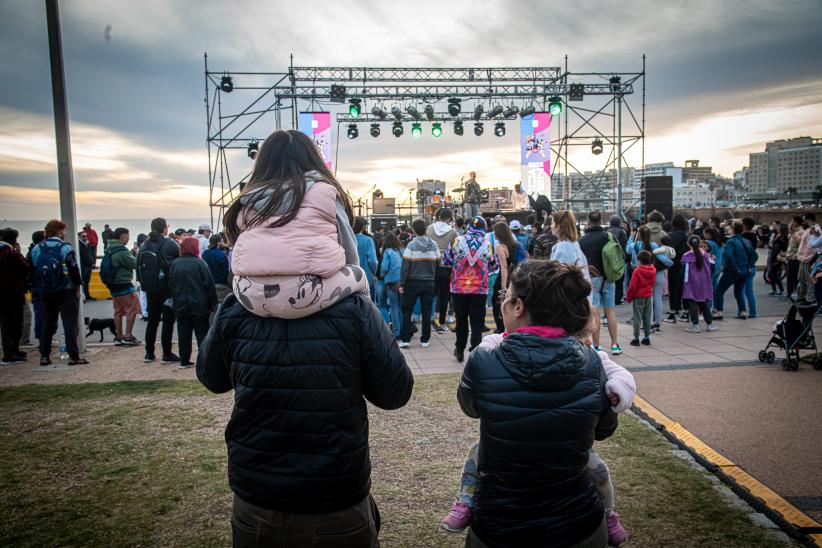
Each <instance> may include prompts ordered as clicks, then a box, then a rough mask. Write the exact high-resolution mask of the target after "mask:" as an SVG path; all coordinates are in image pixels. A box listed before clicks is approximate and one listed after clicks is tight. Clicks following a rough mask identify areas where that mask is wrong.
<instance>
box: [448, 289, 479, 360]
mask: <svg viewBox="0 0 822 548" xmlns="http://www.w3.org/2000/svg"><path fill="white" fill-rule="evenodd" d="M487 299H488V295H485V294H481V295H474V294H462V293H452V294H451V301H452V302H453V303H454V315H455V316H456V317H457V342H456V345H455V346H456V349H457V350H459V351H460V352H462V351H464V350H465V344H466V343H467V342H468V326H469V324H470V326H471V347H470V348H469V349H468V350H469V351H471V350H473V349H474V348H475V347H477V346H479V343H481V342H482V328H483V327H484V326H485V301H486V300H487Z"/></svg>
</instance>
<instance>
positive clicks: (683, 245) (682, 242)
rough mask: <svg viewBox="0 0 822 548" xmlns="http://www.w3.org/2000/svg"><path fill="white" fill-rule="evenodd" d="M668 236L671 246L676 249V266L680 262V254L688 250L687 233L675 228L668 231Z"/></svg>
mask: <svg viewBox="0 0 822 548" xmlns="http://www.w3.org/2000/svg"><path fill="white" fill-rule="evenodd" d="M668 237H669V238H670V239H671V247H673V248H674V250H675V251H676V257H674V266H675V267H677V266H679V265H681V264H682V256H683V255H685V254H686V253H687V252H688V233H687V232H685V231H684V230H680V229H678V228H677V229H675V230H672V231H670V232H669V233H668Z"/></svg>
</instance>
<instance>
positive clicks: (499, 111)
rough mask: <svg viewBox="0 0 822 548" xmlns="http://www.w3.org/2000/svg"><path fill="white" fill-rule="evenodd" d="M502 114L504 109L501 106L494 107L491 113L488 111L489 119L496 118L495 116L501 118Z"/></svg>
mask: <svg viewBox="0 0 822 548" xmlns="http://www.w3.org/2000/svg"><path fill="white" fill-rule="evenodd" d="M500 114H502V107H501V106H499V105H497V106H495V107H494V108H492V109H491V110H490V111H488V117H489V118H493V117H495V116H499V115H500Z"/></svg>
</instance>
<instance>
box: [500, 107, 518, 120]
mask: <svg viewBox="0 0 822 548" xmlns="http://www.w3.org/2000/svg"><path fill="white" fill-rule="evenodd" d="M517 112H519V107H515V106H513V105H511V106H510V107H508V108H506V109H505V110H504V111H503V112H502V117H503V118H510V117H511V116H514V115H515V114H516V113H517Z"/></svg>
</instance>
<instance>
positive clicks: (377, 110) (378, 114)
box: [371, 107, 402, 120]
mask: <svg viewBox="0 0 822 548" xmlns="http://www.w3.org/2000/svg"><path fill="white" fill-rule="evenodd" d="M371 114H373V115H374V116H376V117H377V118H379V119H380V120H385V117H386V116H388V114H387V113H386V112H385V111H384V110H383V109H381V108H380V107H374V108H372V109H371ZM400 116H402V114H400Z"/></svg>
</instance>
